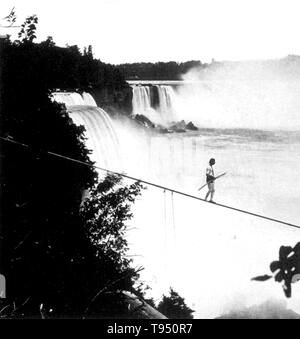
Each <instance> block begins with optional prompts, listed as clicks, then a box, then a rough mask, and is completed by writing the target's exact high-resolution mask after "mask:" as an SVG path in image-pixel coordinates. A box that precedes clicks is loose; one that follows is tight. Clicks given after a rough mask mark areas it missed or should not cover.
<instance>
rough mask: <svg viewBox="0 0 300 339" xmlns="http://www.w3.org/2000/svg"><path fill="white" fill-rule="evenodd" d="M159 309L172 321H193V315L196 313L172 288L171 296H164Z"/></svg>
mask: <svg viewBox="0 0 300 339" xmlns="http://www.w3.org/2000/svg"><path fill="white" fill-rule="evenodd" d="M157 309H158V311H160V312H161V313H162V314H164V315H165V316H166V317H168V318H171V319H193V315H192V313H193V312H195V311H193V310H192V309H191V308H189V307H188V306H187V305H186V303H185V301H184V299H183V298H182V297H181V296H180V295H179V294H178V293H177V292H175V291H174V290H173V289H172V288H170V296H169V297H168V296H165V295H164V296H163V299H162V301H161V302H160V303H159V304H158V308H157Z"/></svg>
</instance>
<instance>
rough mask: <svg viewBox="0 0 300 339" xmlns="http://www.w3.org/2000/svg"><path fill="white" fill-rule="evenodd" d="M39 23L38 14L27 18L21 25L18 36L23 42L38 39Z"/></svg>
mask: <svg viewBox="0 0 300 339" xmlns="http://www.w3.org/2000/svg"><path fill="white" fill-rule="evenodd" d="M37 23H38V18H37V16H36V15H31V16H29V17H27V18H26V20H25V22H24V23H23V24H22V25H21V31H20V32H19V34H18V37H19V38H21V39H22V42H26V41H29V42H33V40H34V39H36V35H35V33H36V25H37Z"/></svg>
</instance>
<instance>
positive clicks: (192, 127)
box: [185, 121, 199, 131]
mask: <svg viewBox="0 0 300 339" xmlns="http://www.w3.org/2000/svg"><path fill="white" fill-rule="evenodd" d="M185 128H186V129H188V130H190V131H198V130H199V128H198V127H197V126H195V125H194V124H193V123H192V122H191V121H190V122H189V123H188V124H187V125H186V127H185Z"/></svg>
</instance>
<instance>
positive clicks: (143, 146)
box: [118, 125, 300, 318]
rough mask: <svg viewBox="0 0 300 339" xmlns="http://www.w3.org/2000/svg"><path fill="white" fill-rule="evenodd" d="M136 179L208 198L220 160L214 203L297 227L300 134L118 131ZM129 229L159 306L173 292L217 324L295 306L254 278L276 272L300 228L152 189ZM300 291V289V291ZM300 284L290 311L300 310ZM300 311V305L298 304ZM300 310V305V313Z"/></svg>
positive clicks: (274, 287)
mask: <svg viewBox="0 0 300 339" xmlns="http://www.w3.org/2000/svg"><path fill="white" fill-rule="evenodd" d="M118 135H119V137H120V140H121V142H120V144H121V145H123V149H122V154H123V166H124V168H125V169H126V172H127V173H130V174H131V175H133V176H136V177H137V178H143V179H146V180H149V181H153V182H155V183H157V184H161V185H164V186H167V187H172V188H174V189H177V190H180V191H183V192H186V193H188V194H192V195H197V196H199V197H201V198H204V196H205V194H206V189H203V190H202V191H201V192H198V191H197V188H198V187H200V186H202V185H203V184H204V183H205V169H206V167H207V165H208V160H209V159H210V158H211V157H214V158H215V159H216V165H215V173H216V174H220V173H222V172H227V174H226V176H224V177H222V178H220V179H219V180H218V181H217V182H216V194H215V200H216V202H219V203H221V204H226V205H230V206H234V207H236V208H240V209H245V210H248V211H251V212H254V213H259V214H264V215H266V216H269V217H272V218H278V219H281V220H284V221H287V222H290V223H295V224H299V221H300V210H299V205H300V180H299V163H300V152H299V151H300V133H299V132H285V131H278V130H277V131H270V130H269V131H263V130H250V129H200V130H199V131H197V132H188V133H185V134H171V135H155V134H152V135H148V134H147V133H146V134H144V135H141V134H139V133H135V132H134V131H132V130H130V131H127V132H126V128H124V125H122V127H120V129H119V131H118ZM133 212H134V218H133V220H132V221H131V222H130V226H131V227H132V229H131V230H130V231H129V232H128V241H129V244H130V255H132V258H133V260H134V265H142V266H144V267H145V270H144V272H143V273H142V279H144V281H145V283H147V284H148V285H149V286H150V287H151V288H152V290H151V291H150V292H149V296H153V297H154V299H159V298H160V297H161V295H162V294H167V293H168V289H169V287H172V288H174V289H175V290H176V291H177V292H179V294H180V295H182V296H183V297H184V298H185V299H186V302H187V304H188V305H189V306H190V307H192V308H193V309H194V310H195V311H196V312H195V314H194V316H195V318H203V317H204V318H210V317H217V316H220V315H222V314H223V313H224V312H225V313H226V312H227V311H232V310H235V309H237V308H243V307H248V306H251V305H254V304H256V305H257V304H260V303H262V302H264V301H265V300H270V299H271V300H281V301H287V300H286V299H285V297H284V296H283V291H282V288H281V286H280V284H278V283H275V282H274V281H273V280H270V281H268V282H264V283H262V282H253V281H251V278H253V277H255V276H257V275H261V274H270V273H271V272H270V270H269V264H270V262H271V261H273V260H277V258H278V250H279V247H280V246H281V245H290V246H294V245H295V244H296V243H297V242H298V241H300V229H296V228H290V227H287V226H284V225H281V224H278V223H275V222H271V221H267V220H263V219H258V218H256V217H253V216H249V215H244V214H240V213H237V212H234V211H231V210H227V209H224V208H221V207H218V206H215V205H212V204H209V203H204V202H201V201H197V200H193V199H189V198H187V197H183V196H179V195H177V194H173V195H172V194H171V193H170V192H168V191H166V192H164V191H163V190H160V189H157V188H151V187H150V186H148V187H147V190H145V191H144V192H143V195H142V198H140V199H139V200H138V201H137V202H136V204H135V206H134V207H133ZM298 285H300V284H298ZM298 285H297V284H294V285H293V298H292V299H291V300H288V301H287V302H288V307H290V308H292V309H294V310H296V311H300V309H299V305H300V303H299V301H300V289H299V286H298ZM297 305H298V306H297ZM297 307H298V308H297Z"/></svg>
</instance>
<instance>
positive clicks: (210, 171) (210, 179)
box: [205, 158, 216, 203]
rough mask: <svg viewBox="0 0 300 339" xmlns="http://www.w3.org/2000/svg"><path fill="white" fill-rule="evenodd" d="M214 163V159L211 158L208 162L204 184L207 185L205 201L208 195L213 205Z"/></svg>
mask: <svg viewBox="0 0 300 339" xmlns="http://www.w3.org/2000/svg"><path fill="white" fill-rule="evenodd" d="M215 163H216V160H215V159H214V158H211V159H210V160H209V167H207V169H206V183H207V187H208V192H207V194H206V196H205V200H207V199H208V197H209V195H210V200H209V201H210V202H212V203H215V202H214V194H215V179H216V178H215V172H214V168H213V166H214V164H215Z"/></svg>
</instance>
